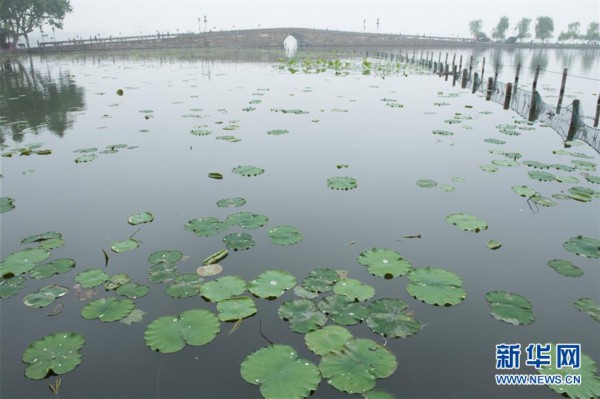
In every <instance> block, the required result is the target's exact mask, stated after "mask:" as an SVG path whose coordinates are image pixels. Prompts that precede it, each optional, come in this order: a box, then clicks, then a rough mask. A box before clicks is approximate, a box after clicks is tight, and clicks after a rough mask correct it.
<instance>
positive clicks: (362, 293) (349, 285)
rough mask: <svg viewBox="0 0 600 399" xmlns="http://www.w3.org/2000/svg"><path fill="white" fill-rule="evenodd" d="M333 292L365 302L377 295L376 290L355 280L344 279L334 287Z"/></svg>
mask: <svg viewBox="0 0 600 399" xmlns="http://www.w3.org/2000/svg"><path fill="white" fill-rule="evenodd" d="M333 292H335V293H336V294H338V295H344V296H345V297H346V298H349V299H352V300H355V301H358V302H363V301H366V300H367V299H371V298H372V297H373V295H375V289H374V288H373V287H371V286H370V285H366V284H363V283H361V282H360V281H358V280H356V279H353V278H343V279H341V280H340V281H338V282H337V283H336V284H335V285H334V286H333Z"/></svg>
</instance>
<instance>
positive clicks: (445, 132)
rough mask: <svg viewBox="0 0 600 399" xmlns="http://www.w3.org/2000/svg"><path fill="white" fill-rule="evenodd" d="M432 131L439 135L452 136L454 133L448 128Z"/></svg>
mask: <svg viewBox="0 0 600 399" xmlns="http://www.w3.org/2000/svg"><path fill="white" fill-rule="evenodd" d="M432 133H433V134H437V135H440V136H452V135H454V133H452V132H450V131H448V130H434V131H433V132H432Z"/></svg>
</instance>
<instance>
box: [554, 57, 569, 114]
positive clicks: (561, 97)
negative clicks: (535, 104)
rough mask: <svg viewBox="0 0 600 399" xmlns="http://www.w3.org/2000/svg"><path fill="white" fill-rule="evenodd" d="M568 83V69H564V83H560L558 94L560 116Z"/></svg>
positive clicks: (557, 106)
mask: <svg viewBox="0 0 600 399" xmlns="http://www.w3.org/2000/svg"><path fill="white" fill-rule="evenodd" d="M566 83H567V68H565V69H563V75H562V81H561V82H560V92H559V94H558V104H557V105H556V113H557V114H560V106H561V105H562V102H563V96H564V95H565V84H566Z"/></svg>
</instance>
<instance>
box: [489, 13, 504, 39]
mask: <svg viewBox="0 0 600 399" xmlns="http://www.w3.org/2000/svg"><path fill="white" fill-rule="evenodd" d="M507 30H508V17H507V16H503V17H502V18H500V21H498V25H496V27H495V28H494V30H493V31H492V38H494V39H497V40H504V37H505V35H506V31H507Z"/></svg>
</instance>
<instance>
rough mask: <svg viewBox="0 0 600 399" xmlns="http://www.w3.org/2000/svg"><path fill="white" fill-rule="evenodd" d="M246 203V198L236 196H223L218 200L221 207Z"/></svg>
mask: <svg viewBox="0 0 600 399" xmlns="http://www.w3.org/2000/svg"><path fill="white" fill-rule="evenodd" d="M245 204H246V200H245V199H243V198H240V197H235V198H223V199H220V200H218V201H217V206H218V207H219V208H232V207H238V206H243V205H245Z"/></svg>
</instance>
